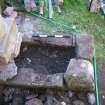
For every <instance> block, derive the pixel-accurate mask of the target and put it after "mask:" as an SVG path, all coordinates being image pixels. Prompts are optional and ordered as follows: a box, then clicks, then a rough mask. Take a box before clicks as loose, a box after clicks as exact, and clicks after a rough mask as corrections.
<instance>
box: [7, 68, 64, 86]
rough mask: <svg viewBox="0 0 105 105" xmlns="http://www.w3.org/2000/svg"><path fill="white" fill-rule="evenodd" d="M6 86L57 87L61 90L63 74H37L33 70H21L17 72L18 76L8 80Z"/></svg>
mask: <svg viewBox="0 0 105 105" xmlns="http://www.w3.org/2000/svg"><path fill="white" fill-rule="evenodd" d="M7 84H13V85H19V86H25V87H42V88H47V87H51V88H53V87H59V88H63V74H62V73H58V74H52V75H47V74H39V73H35V71H34V70H33V69H30V68H23V69H20V70H18V74H17V76H16V77H14V78H13V79H12V80H8V81H7Z"/></svg>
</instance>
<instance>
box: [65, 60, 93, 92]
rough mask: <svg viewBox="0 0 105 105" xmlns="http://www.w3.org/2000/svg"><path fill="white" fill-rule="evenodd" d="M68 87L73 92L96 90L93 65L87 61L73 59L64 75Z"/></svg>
mask: <svg viewBox="0 0 105 105" xmlns="http://www.w3.org/2000/svg"><path fill="white" fill-rule="evenodd" d="M64 79H65V82H66V84H67V87H68V88H69V89H72V90H76V91H81V90H84V91H85V90H94V80H93V79H94V71H93V65H92V64H91V63H90V62H89V61H86V60H81V59H71V61H70V63H69V65H68V68H67V71H66V73H65V74H64Z"/></svg>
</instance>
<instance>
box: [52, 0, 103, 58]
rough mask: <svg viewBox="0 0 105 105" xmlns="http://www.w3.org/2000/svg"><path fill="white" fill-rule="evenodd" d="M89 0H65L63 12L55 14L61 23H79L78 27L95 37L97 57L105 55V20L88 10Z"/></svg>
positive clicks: (55, 17)
mask: <svg viewBox="0 0 105 105" xmlns="http://www.w3.org/2000/svg"><path fill="white" fill-rule="evenodd" d="M87 6H88V2H87V0H64V7H63V13H62V15H61V16H59V15H58V14H55V16H54V19H55V20H56V21H57V22H61V23H68V24H69V23H71V24H77V25H78V27H79V28H80V29H81V30H82V31H85V32H88V34H90V35H93V36H94V37H95V47H96V54H97V57H105V20H102V19H101V15H100V14H94V13H90V12H89V11H88V8H87Z"/></svg>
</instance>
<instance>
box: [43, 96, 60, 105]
mask: <svg viewBox="0 0 105 105" xmlns="http://www.w3.org/2000/svg"><path fill="white" fill-rule="evenodd" d="M44 105H62V104H61V103H60V102H59V101H58V100H56V99H55V98H54V97H52V96H47V97H46V102H45V103H44Z"/></svg>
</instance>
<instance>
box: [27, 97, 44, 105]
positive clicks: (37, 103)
mask: <svg viewBox="0 0 105 105" xmlns="http://www.w3.org/2000/svg"><path fill="white" fill-rule="evenodd" d="M25 105H43V103H42V101H41V100H39V99H37V98H34V99H31V100H29V101H27V102H26V103H25Z"/></svg>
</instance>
